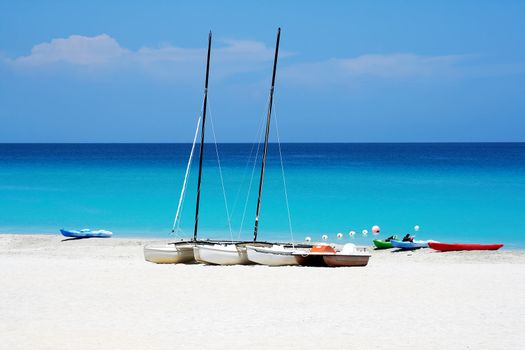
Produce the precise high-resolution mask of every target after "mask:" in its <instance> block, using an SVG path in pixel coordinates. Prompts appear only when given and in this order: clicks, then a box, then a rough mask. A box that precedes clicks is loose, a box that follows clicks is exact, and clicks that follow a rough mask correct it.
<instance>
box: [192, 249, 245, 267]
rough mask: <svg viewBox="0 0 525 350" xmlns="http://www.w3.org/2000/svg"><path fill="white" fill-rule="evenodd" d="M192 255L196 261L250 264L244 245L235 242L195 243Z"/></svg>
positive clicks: (215, 263) (216, 263) (217, 263)
mask: <svg viewBox="0 0 525 350" xmlns="http://www.w3.org/2000/svg"><path fill="white" fill-rule="evenodd" d="M193 249H194V256H195V259H196V260H197V261H198V262H201V263H204V264H213V265H246V264H250V263H251V262H250V260H248V256H247V254H246V247H243V246H237V245H235V244H226V245H224V244H203V245H201V244H197V245H196V246H195V247H194V248H193Z"/></svg>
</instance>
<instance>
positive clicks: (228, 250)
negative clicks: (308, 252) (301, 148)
mask: <svg viewBox="0 0 525 350" xmlns="http://www.w3.org/2000/svg"><path fill="white" fill-rule="evenodd" d="M280 37H281V28H278V30H277V41H276V44H275V56H274V61H273V74H272V84H271V88H270V97H269V101H268V114H267V118H266V135H265V141H264V150H263V156H262V166H261V176H260V182H259V195H258V199H257V214H256V219H255V234H254V240H253V242H251V241H249V242H243V241H240V242H230V243H217V244H213V245H210V244H196V245H195V248H194V254H195V257H196V258H197V260H198V261H200V262H204V263H208V264H216V265H239V264H240V265H244V264H250V263H261V261H262V260H259V259H253V257H254V254H255V255H257V254H259V253H257V252H255V251H254V249H262V250H261V252H262V251H264V252H266V251H267V250H270V251H272V250H273V249H275V248H273V247H274V246H275V245H272V244H270V243H266V242H256V241H257V228H258V222H259V212H260V205H261V194H262V186H263V179H264V169H265V163H266V154H267V151H268V135H269V132H270V118H271V114H272V105H273V92H274V88H275V73H276V69H277V58H278V56H279V41H280ZM248 244H249V245H248ZM277 247H278V248H276V249H281V246H280V245H277ZM283 249H284V247H283ZM283 253H286V252H284V251H283ZM286 255H287V254H286ZM250 256H251V257H252V259H250ZM291 258H293V256H291V255H290V256H287V260H289V263H292V259H291ZM267 262H268V265H274V264H273V263H272V262H271V261H267ZM285 265H287V264H285Z"/></svg>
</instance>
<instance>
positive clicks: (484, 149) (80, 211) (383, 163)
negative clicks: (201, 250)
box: [0, 143, 525, 248]
mask: <svg viewBox="0 0 525 350" xmlns="http://www.w3.org/2000/svg"><path fill="white" fill-rule="evenodd" d="M190 147H191V145H189V144H1V145H0V232H16V233H31V232H45V233H57V232H58V229H59V228H62V227H65V228H84V227H90V228H105V229H109V230H112V231H114V233H115V236H116V237H130V236H135V237H157V238H160V237H166V238H168V237H170V230H171V225H172V222H173V217H174V215H175V211H176V208H177V202H178V198H179V193H180V188H181V185H182V181H183V177H184V171H185V167H186V162H187V157H188V155H189V150H190ZM255 148H256V146H255V145H251V144H220V145H219V146H218V150H219V154H220V158H221V166H222V170H223V176H224V186H225V189H226V197H227V201H228V206H229V214H230V216H231V226H232V232H231V233H230V230H229V227H228V219H227V215H226V210H225V205H224V197H223V192H222V186H221V181H220V176H219V170H218V169H219V168H218V165H217V159H216V156H215V148H214V145H213V144H206V145H205V162H204V173H203V188H202V197H201V211H200V228H201V230H200V234H201V237H203V238H204V237H209V238H230V237H233V238H239V237H240V238H241V239H251V237H252V232H253V224H254V216H255V206H256V195H257V186H258V176H259V171H260V164H259V161H257V162H256V168H255V171H254V176H253V181H252V183H251V187H250V179H251V174H252V169H253V163H254V153H255V151H254V149H255ZM282 151H283V158H284V166H285V174H286V183H287V190H288V197H289V203H290V213H291V218H292V227H293V238H294V239H295V240H302V239H303V238H304V237H305V236H311V237H312V238H313V239H314V240H319V239H320V237H321V235H322V234H327V235H328V236H329V239H330V240H331V241H336V237H335V236H336V234H337V233H338V232H342V233H344V234H345V236H344V239H343V240H344V241H350V240H351V239H350V238H349V235H348V232H349V231H350V230H355V231H358V232H359V234H358V235H357V236H356V238H354V239H353V241H356V242H357V243H369V242H370V241H371V239H372V238H373V237H372V235H371V234H369V235H368V237H362V236H361V234H360V232H361V230H363V229H368V230H370V228H371V226H372V225H380V226H381V228H382V232H381V234H380V236H379V237H384V236H385V235H390V234H405V233H411V232H413V227H414V225H420V226H421V230H420V231H419V232H418V233H417V237H418V238H421V239H436V240H442V241H466V242H485V243H489V242H503V243H506V244H507V247H510V248H525V238H524V236H525V229H524V227H523V221H524V219H525V143H508V144H507V143H496V144H494V143H490V144H488V143H469V144H284V145H282ZM196 165H197V162H194V166H193V167H192V172H191V176H190V181H189V183H188V194H187V197H186V201H185V205H184V210H183V215H182V225H181V228H182V233H181V236H191V234H192V229H193V220H194V213H195V207H194V206H195V192H196V183H197V181H196V178H197V176H196V175H197V167H196ZM245 206H246V212H245V215H244V217H245V219H244V223H243V225H242V229H241V222H242V218H243V212H244V208H245ZM259 238H260V239H261V240H273V239H275V240H277V239H279V240H281V239H282V240H290V239H291V238H292V236H291V233H290V230H289V225H288V216H287V210H286V204H285V192H284V186H283V180H282V175H281V167H280V162H279V154H278V149H277V146H276V145H274V144H272V145H270V151H269V158H268V168H267V172H266V177H265V187H264V193H263V200H262V210H261V219H260V232H259Z"/></svg>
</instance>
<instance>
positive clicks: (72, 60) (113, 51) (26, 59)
mask: <svg viewBox="0 0 525 350" xmlns="http://www.w3.org/2000/svg"><path fill="white" fill-rule="evenodd" d="M222 43H223V44H224V45H223V46H219V47H216V48H213V50H212V58H213V60H215V61H216V62H217V63H218V64H221V65H223V67H222V68H226V69H225V71H227V72H229V73H235V72H243V71H246V70H248V71H250V70H254V69H257V67H258V66H257V63H259V62H266V61H270V60H271V59H272V57H273V49H271V48H269V47H267V46H266V45H265V44H264V43H261V42H258V41H250V40H225V41H223V42H222ZM205 55H206V49H205V48H197V49H195V48H180V47H176V46H172V45H165V46H162V47H157V48H152V47H142V48H140V49H138V50H136V51H133V50H129V49H127V48H124V47H122V46H121V45H120V44H119V43H118V42H117V40H116V39H114V38H112V37H111V36H109V35H107V34H101V35H97V36H93V37H88V36H81V35H71V36H70V37H68V38H58V39H53V40H51V41H50V42H46V43H41V44H38V45H35V46H34V47H33V48H32V49H31V53H30V54H29V55H27V56H20V57H17V58H15V59H13V60H10V62H11V63H12V64H14V65H16V66H18V67H25V66H32V67H35V66H45V65H49V64H57V63H61V64H69V65H75V66H103V65H106V66H107V65H128V64H135V65H137V64H139V65H143V66H147V68H148V69H151V68H152V66H153V65H155V64H158V63H178V64H195V63H201V62H202V61H203V60H204V59H205ZM286 55H289V54H288V53H286V52H285V53H284V56H286Z"/></svg>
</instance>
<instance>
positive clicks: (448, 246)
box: [428, 242, 503, 252]
mask: <svg viewBox="0 0 525 350" xmlns="http://www.w3.org/2000/svg"><path fill="white" fill-rule="evenodd" d="M428 246H429V247H430V248H432V249H435V250H440V251H442V252H448V251H453V250H498V249H499V248H501V247H503V244H469V243H439V242H428Z"/></svg>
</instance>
